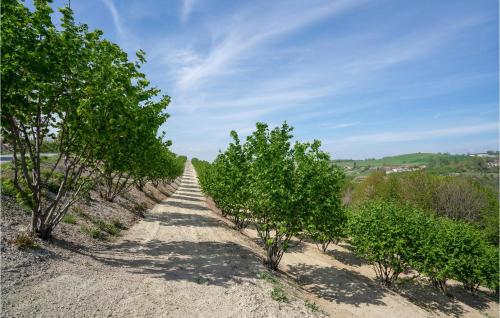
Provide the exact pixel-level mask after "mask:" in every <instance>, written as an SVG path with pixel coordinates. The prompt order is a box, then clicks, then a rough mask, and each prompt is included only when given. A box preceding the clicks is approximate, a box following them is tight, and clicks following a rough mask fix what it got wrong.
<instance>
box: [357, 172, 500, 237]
mask: <svg viewBox="0 0 500 318" xmlns="http://www.w3.org/2000/svg"><path fill="white" fill-rule="evenodd" d="M352 198H353V202H352V204H354V205H357V204H361V203H362V202H365V201H369V200H372V199H376V198H378V199H383V200H393V201H394V200H395V201H398V202H402V203H410V204H413V205H416V206H418V207H421V208H422V209H425V210H426V211H428V212H429V213H431V214H436V215H438V216H445V217H448V218H451V219H454V220H465V221H468V222H471V223H474V224H477V225H479V226H480V227H482V228H483V229H484V231H485V234H486V235H487V237H488V239H489V240H490V242H492V243H493V244H498V233H499V232H498V209H499V206H498V196H497V194H496V193H494V192H493V191H491V190H490V189H488V188H486V187H484V186H482V185H481V184H479V183H478V182H477V181H475V180H472V179H470V178H465V177H455V176H439V175H434V174H430V173H428V172H425V171H418V172H411V173H403V174H390V175H385V173H384V172H380V171H378V172H374V173H372V174H371V175H369V176H368V177H367V178H366V179H365V180H363V181H362V182H360V183H359V184H357V185H356V186H355V189H354V193H353V194H352Z"/></svg>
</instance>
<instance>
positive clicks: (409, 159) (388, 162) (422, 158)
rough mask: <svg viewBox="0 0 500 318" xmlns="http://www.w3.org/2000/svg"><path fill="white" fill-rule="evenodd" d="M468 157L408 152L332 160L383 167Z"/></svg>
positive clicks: (457, 160) (350, 165)
mask: <svg viewBox="0 0 500 318" xmlns="http://www.w3.org/2000/svg"><path fill="white" fill-rule="evenodd" d="M469 158H470V156H467V155H450V154H446V153H422V152H418V153H409V154H404V155H398V156H389V157H383V158H380V159H365V160H334V163H335V164H338V165H340V166H348V167H354V163H356V167H384V166H397V165H429V164H431V163H433V162H439V161H443V160H446V161H452V162H459V161H466V160H468V159H469Z"/></svg>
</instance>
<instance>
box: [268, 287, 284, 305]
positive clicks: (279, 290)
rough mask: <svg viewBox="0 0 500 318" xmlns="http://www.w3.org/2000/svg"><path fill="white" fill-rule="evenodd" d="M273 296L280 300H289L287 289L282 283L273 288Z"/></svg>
mask: <svg viewBox="0 0 500 318" xmlns="http://www.w3.org/2000/svg"><path fill="white" fill-rule="evenodd" d="M271 298H272V299H274V300H276V301H278V302H287V301H288V298H287V297H286V294H285V291H284V290H283V287H282V286H281V285H274V287H273V289H272V290H271Z"/></svg>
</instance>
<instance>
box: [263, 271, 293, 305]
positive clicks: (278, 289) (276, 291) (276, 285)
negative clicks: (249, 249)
mask: <svg viewBox="0 0 500 318" xmlns="http://www.w3.org/2000/svg"><path fill="white" fill-rule="evenodd" d="M257 277H258V278H260V279H263V280H265V281H266V282H268V283H271V284H273V289H272V290H271V298H272V299H274V300H276V301H278V302H287V301H288V298H287V297H286V294H285V291H284V290H283V286H282V285H281V282H280V281H279V280H278V279H277V278H276V277H274V276H273V275H272V274H270V273H269V272H260V273H258V274H257Z"/></svg>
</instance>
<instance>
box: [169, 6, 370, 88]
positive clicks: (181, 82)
mask: <svg viewBox="0 0 500 318" xmlns="http://www.w3.org/2000/svg"><path fill="white" fill-rule="evenodd" d="M362 2H364V1H359V0H357V1H346V0H339V1H335V2H329V3H326V4H325V3H321V4H316V5H314V6H309V7H308V8H307V9H306V8H303V10H300V8H297V7H294V6H288V5H286V3H281V6H275V7H272V8H270V10H269V11H263V12H258V13H257V12H255V10H251V9H249V10H248V11H246V12H244V13H242V14H240V15H239V16H238V19H237V21H231V20H232V19H231V20H230V21H224V22H225V23H227V22H229V23H228V25H225V28H224V29H225V30H229V31H228V33H227V34H225V35H224V36H223V39H222V40H220V41H218V42H217V43H216V44H215V45H214V47H213V48H212V49H211V50H210V51H209V52H208V54H207V55H206V56H205V57H204V58H201V59H200V60H199V61H198V62H197V63H192V64H191V65H190V66H187V67H184V69H183V70H182V71H181V72H180V74H179V79H178V82H177V84H178V86H179V88H181V89H187V88H189V87H193V86H196V84H198V82H200V81H202V80H204V79H208V78H210V77H214V76H217V75H220V74H224V73H225V72H228V71H229V70H228V66H229V64H230V63H231V62H233V61H234V60H235V59H238V58H241V56H242V55H244V54H245V53H247V52H248V51H249V50H251V49H253V48H255V47H257V46H258V45H259V44H262V43H264V42H265V41H267V40H269V39H271V38H274V37H278V36H280V35H283V34H286V33H287V32H291V31H294V30H297V29H299V28H301V27H304V26H307V25H309V24H312V23H315V22H318V21H321V20H322V19H325V18H327V17H330V16H332V15H334V14H336V13H341V12H343V11H346V10H348V9H352V8H354V7H356V6H359V5H360V4H361V3H362ZM283 4H284V5H283Z"/></svg>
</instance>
